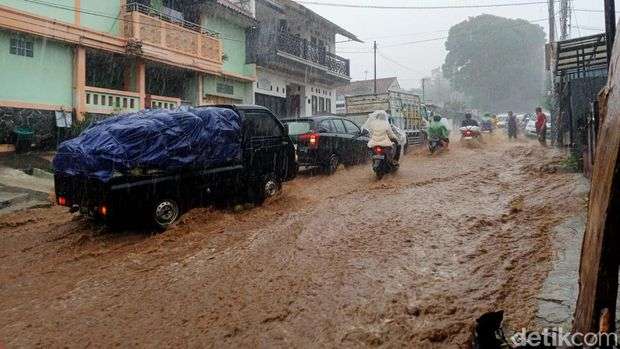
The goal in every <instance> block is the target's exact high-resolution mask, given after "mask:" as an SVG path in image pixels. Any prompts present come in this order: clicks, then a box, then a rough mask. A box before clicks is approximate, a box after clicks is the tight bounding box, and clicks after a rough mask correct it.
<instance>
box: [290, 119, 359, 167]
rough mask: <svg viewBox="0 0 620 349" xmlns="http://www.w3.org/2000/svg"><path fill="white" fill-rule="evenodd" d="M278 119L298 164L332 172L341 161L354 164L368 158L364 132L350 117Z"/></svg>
mask: <svg viewBox="0 0 620 349" xmlns="http://www.w3.org/2000/svg"><path fill="white" fill-rule="evenodd" d="M282 122H283V123H284V125H285V126H286V127H287V129H288V134H289V136H290V137H291V139H292V140H293V143H294V144H295V146H296V147H297V155H298V161H299V165H300V166H304V167H318V168H321V169H322V170H323V171H324V172H325V173H326V174H333V173H335V172H336V170H337V169H338V166H339V165H340V164H341V163H342V164H345V165H354V164H358V163H363V162H366V161H367V160H368V159H369V155H370V150H369V149H368V146H367V144H368V141H369V137H368V134H367V132H362V129H361V128H360V127H359V126H358V125H357V124H356V123H354V122H353V121H351V120H348V119H346V118H343V117H339V116H331V115H329V116H312V117H308V118H300V119H284V120H282Z"/></svg>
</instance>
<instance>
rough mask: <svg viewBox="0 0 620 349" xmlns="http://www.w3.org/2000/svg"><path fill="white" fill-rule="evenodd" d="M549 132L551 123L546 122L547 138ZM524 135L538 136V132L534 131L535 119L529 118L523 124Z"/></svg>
mask: <svg viewBox="0 0 620 349" xmlns="http://www.w3.org/2000/svg"><path fill="white" fill-rule="evenodd" d="M550 133H551V123H550V122H547V138H549V135H550ZM525 135H526V136H528V137H538V133H537V132H536V119H531V120H529V121H528V122H527V125H525Z"/></svg>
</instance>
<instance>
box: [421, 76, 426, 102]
mask: <svg viewBox="0 0 620 349" xmlns="http://www.w3.org/2000/svg"><path fill="white" fill-rule="evenodd" d="M425 95H426V78H422V103H424V101H425V100H426V98H425V97H424V96H425Z"/></svg>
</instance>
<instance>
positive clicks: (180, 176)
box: [54, 105, 298, 228]
mask: <svg viewBox="0 0 620 349" xmlns="http://www.w3.org/2000/svg"><path fill="white" fill-rule="evenodd" d="M218 107H221V108H227V109H232V110H233V111H234V112H235V113H237V114H238V115H239V116H240V117H241V120H242V123H243V125H242V127H241V133H242V134H241V135H240V137H241V138H242V139H241V147H242V149H241V152H242V156H241V158H240V159H236V160H234V161H232V162H230V163H227V164H225V165H222V166H217V167H211V168H195V169H191V170H185V171H174V172H166V171H161V172H154V173H139V174H126V175H120V176H115V177H113V178H112V179H111V180H109V181H108V182H102V181H100V180H97V179H94V178H90V177H88V176H86V175H66V174H62V173H55V175H54V181H55V191H56V198H57V201H58V204H59V205H61V206H67V207H70V208H71V210H72V211H77V210H79V211H80V212H82V213H84V214H86V215H88V216H91V217H94V218H98V219H102V220H104V221H106V222H110V223H113V222H118V221H121V220H126V219H129V220H133V219H134V218H136V217H140V216H143V217H145V218H150V219H152V222H153V223H155V225H156V226H157V227H159V228H166V227H168V226H169V225H170V224H172V223H173V222H174V221H175V220H177V219H178V218H179V216H180V215H181V214H182V212H183V209H189V208H191V207H192V205H193V204H194V203H195V201H196V200H197V199H199V198H202V197H209V196H213V195H214V194H220V193H222V194H223V195H228V196H230V195H236V194H245V195H249V197H250V199H252V201H255V202H257V203H262V201H264V200H265V199H266V198H268V197H270V196H273V195H275V194H276V193H277V192H278V191H279V189H280V188H281V184H282V182H285V181H288V180H291V179H293V178H294V177H295V176H296V174H297V169H298V165H297V162H296V161H295V149H294V145H293V143H292V142H291V139H290V138H289V137H288V135H287V132H286V129H285V128H284V126H283V125H282V123H280V121H278V119H277V118H276V117H275V116H274V115H273V114H272V113H271V112H270V111H269V110H268V109H266V108H263V107H260V106H254V105H247V106H246V105H221V106H218ZM188 151H189V150H188Z"/></svg>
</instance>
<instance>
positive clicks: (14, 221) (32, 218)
mask: <svg viewBox="0 0 620 349" xmlns="http://www.w3.org/2000/svg"><path fill="white" fill-rule="evenodd" d="M561 159H562V156H561V154H559V153H558V152H557V151H556V150H554V149H542V148H540V147H538V146H536V145H535V144H534V143H531V142H526V141H520V142H516V143H508V142H505V141H499V140H488V141H487V143H486V144H485V145H484V146H483V147H482V148H480V149H468V148H461V147H460V146H459V144H458V142H455V144H453V145H452V149H451V150H450V151H449V152H447V153H444V154H440V155H438V156H433V157H430V156H428V155H426V154H425V153H421V154H420V153H418V154H409V155H407V156H406V157H405V159H404V160H403V162H402V166H401V169H400V170H399V172H398V173H397V174H395V175H391V176H387V177H385V178H384V179H383V180H382V181H376V180H375V178H374V177H373V174H372V171H371V169H370V165H362V166H356V167H349V168H342V169H341V170H340V171H338V173H337V174H335V175H334V176H330V177H327V176H320V175H319V176H302V177H300V178H298V179H296V180H295V181H293V182H291V183H288V184H286V185H285V187H284V191H283V193H282V194H281V195H279V196H278V197H276V198H274V199H273V200H271V201H269V202H267V203H266V204H265V205H264V206H262V207H257V208H254V209H250V210H246V211H242V212H238V213H235V212H232V211H225V210H218V209H213V208H198V209H194V210H192V211H191V212H189V213H187V214H185V215H184V216H183V217H182V218H181V220H180V222H179V223H177V224H176V225H175V226H174V227H173V228H171V229H169V230H168V231H167V232H165V233H163V234H155V233H154V232H150V231H136V230H131V231H122V232H111V231H108V230H107V229H106V228H105V227H101V226H98V225H95V224H93V223H91V222H89V221H87V220H85V219H83V218H81V217H79V216H75V215H73V214H69V213H67V212H66V209H63V208H61V207H52V208H46V209H33V210H27V211H21V212H18V213H11V214H8V215H3V216H0V239H1V241H2V244H0V342H4V344H5V345H7V346H8V347H32V346H44V347H49V346H54V347H58V346H68V347H84V346H95V347H102V346H105V347H108V346H112V345H118V346H123V347H126V346H184V347H186V346H192V347H198V346H200V347H222V346H223V347H239V346H244V347H318V346H327V347H358V346H377V345H381V346H386V347H392V346H410V347H446V348H458V347H467V344H468V343H469V341H470V339H471V328H472V325H473V321H474V319H475V318H476V317H478V316H480V315H481V314H482V313H484V312H486V311H491V310H497V309H503V310H505V311H506V319H507V321H506V327H508V328H512V329H520V328H522V327H527V328H531V329H535V328H537V326H540V323H539V319H537V314H538V305H539V299H540V293H541V291H542V289H543V283H544V280H545V279H546V277H547V275H548V273H549V272H550V270H552V269H553V265H554V264H553V263H554V262H553V261H554V260H555V259H554V258H555V257H554V250H553V247H554V246H555V245H554V242H553V239H554V237H555V236H556V235H555V234H554V229H555V227H556V226H558V225H560V224H563V223H564V222H566V221H567V220H569V219H571V217H577V216H579V215H583V213H584V212H585V200H584V198H585V193H583V191H580V190H576V189H575V188H577V187H578V186H579V185H581V184H580V183H581V179H580V175H579V174H571V173H563V172H562V171H561V169H560V168H559V164H560V162H561ZM575 283H576V280H575Z"/></svg>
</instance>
